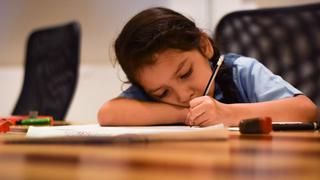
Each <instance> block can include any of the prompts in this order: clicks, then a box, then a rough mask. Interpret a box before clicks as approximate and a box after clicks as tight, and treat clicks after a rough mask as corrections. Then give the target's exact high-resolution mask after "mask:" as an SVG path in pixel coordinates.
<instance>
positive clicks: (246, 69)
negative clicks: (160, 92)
mask: <svg viewBox="0 0 320 180" xmlns="http://www.w3.org/2000/svg"><path fill="white" fill-rule="evenodd" d="M224 62H225V63H228V64H229V65H230V66H231V68H232V73H233V74H232V76H233V81H234V83H235V85H236V87H237V88H238V91H239V93H240V96H241V99H242V100H241V101H242V102H243V103H254V102H264V101H270V100H275V99H281V98H286V97H293V96H295V95H298V94H303V93H302V92H301V91H299V90H298V89H296V88H294V87H293V86H292V85H291V84H289V83H288V82H286V81H285V80H283V79H282V78H281V77H280V76H278V75H275V74H273V73H272V72H271V71H270V70H269V69H268V68H266V67H265V66H264V65H263V64H261V63H260V62H259V61H257V60H256V59H253V58H249V57H245V56H240V55H236V54H226V55H225V56H224ZM212 67H213V66H212V65H211V68H212ZM215 87H216V89H215V95H214V98H215V99H217V100H221V99H222V98H223V94H222V92H221V90H220V88H219V86H218V84H216V86H215ZM120 97H125V98H131V99H137V100H142V101H154V100H153V99H152V98H151V97H149V96H148V95H147V94H146V93H145V92H144V91H143V90H142V89H141V88H140V87H138V86H135V85H131V86H130V87H129V88H128V89H126V90H125V91H123V92H122V93H121V94H120Z"/></svg>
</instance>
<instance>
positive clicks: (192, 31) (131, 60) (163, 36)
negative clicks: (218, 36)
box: [114, 7, 234, 96]
mask: <svg viewBox="0 0 320 180" xmlns="http://www.w3.org/2000/svg"><path fill="white" fill-rule="evenodd" d="M203 34H204V33H203V32H202V31H201V30H200V29H199V28H198V27H196V25H195V23H194V22H193V21H191V20H190V19H188V18H187V17H185V16H183V15H182V14H179V13H177V12H175V11H173V10H170V9H167V8H162V7H156V8H150V9H146V10H144V11H142V12H140V13H138V14H137V15H135V16H134V17H133V18H132V19H131V20H129V21H128V23H127V24H126V25H125V26H124V28H123V29H122V31H121V33H120V34H119V36H118V38H117V39H116V41H115V44H114V48H115V53H116V58H117V60H118V62H119V64H120V66H121V68H122V69H123V71H124V72H125V74H126V76H127V78H128V81H129V82H130V83H132V84H134V85H137V86H140V85H139V84H138V82H137V78H138V77H137V76H138V71H139V70H140V68H142V67H144V66H146V65H152V64H153V63H155V60H154V58H153V56H154V55H155V54H156V53H160V52H163V51H165V50H167V49H179V50H182V51H188V50H192V49H198V50H199V51H200V52H201V53H202V51H201V48H200V46H201V44H200V43H201V42H200V39H201V37H202V36H203ZM209 39H210V38H209ZM210 42H211V44H212V46H213V48H214V57H213V58H211V59H210V60H211V61H213V62H214V63H215V62H216V61H217V60H218V58H219V56H220V53H219V51H218V49H217V48H215V46H214V44H213V42H212V40H211V39H210ZM223 69H226V68H224V67H223V66H222V68H221V71H225V70H223ZM226 70H227V69H226ZM224 74H225V73H224ZM227 74H230V75H232V73H230V69H229V70H227ZM217 78H218V76H217ZM218 79H220V78H218ZM218 79H217V80H218ZM229 79H230V78H229ZM231 81H232V78H231ZM221 82H223V80H221ZM225 83H226V82H223V84H225ZM231 84H234V83H232V82H231ZM220 87H221V89H222V91H224V89H225V90H226V91H225V92H226V93H225V92H224V95H227V94H229V93H228V91H229V90H230V89H229V88H230V87H229V85H226V86H221V85H220ZM227 96H228V95H227Z"/></svg>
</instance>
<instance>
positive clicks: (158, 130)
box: [26, 124, 224, 138]
mask: <svg viewBox="0 0 320 180" xmlns="http://www.w3.org/2000/svg"><path fill="white" fill-rule="evenodd" d="M219 129H220V130H221V129H224V126H223V124H218V125H215V126H210V127H205V128H200V127H188V126H117V127H110V126H109V127H101V126H99V125H98V124H89V125H69V126H46V127H36V126H30V127H29V130H28V132H27V135H26V136H27V137H32V138H43V137H62V136H63V137H65V136H118V135H127V134H135V135H137V134H138V135H151V134H168V133H169V134H172V133H178V134H181V135H182V134H186V133H187V134H188V133H190V132H192V133H194V132H195V133H201V132H203V133H206V132H208V131H209V132H211V131H212V133H214V131H215V130H219Z"/></svg>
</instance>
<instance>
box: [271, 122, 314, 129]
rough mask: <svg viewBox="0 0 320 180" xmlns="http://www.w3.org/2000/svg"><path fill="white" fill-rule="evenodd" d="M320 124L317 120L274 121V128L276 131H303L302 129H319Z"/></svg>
mask: <svg viewBox="0 0 320 180" xmlns="http://www.w3.org/2000/svg"><path fill="white" fill-rule="evenodd" d="M318 129H319V124H317V123H316V122H311V123H303V122H273V123H272V130H274V131H301V130H318Z"/></svg>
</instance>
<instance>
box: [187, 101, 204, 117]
mask: <svg viewBox="0 0 320 180" xmlns="http://www.w3.org/2000/svg"><path fill="white" fill-rule="evenodd" d="M189 112H190V115H189V118H190V119H192V120H194V119H196V118H197V117H199V116H201V115H202V114H203V113H205V112H206V110H205V108H203V106H202V105H201V104H199V105H198V106H195V107H194V108H190V111H189Z"/></svg>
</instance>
